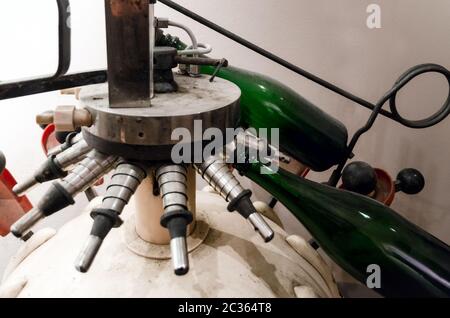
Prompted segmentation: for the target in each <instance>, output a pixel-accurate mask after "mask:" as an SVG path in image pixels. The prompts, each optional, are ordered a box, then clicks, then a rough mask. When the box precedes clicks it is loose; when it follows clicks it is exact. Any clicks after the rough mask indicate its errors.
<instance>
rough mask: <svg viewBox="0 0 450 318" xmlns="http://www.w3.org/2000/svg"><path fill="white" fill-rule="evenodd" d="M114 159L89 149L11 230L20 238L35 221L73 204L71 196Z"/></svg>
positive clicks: (110, 166)
mask: <svg viewBox="0 0 450 318" xmlns="http://www.w3.org/2000/svg"><path fill="white" fill-rule="evenodd" d="M117 159H118V158H117V157H116V156H108V155H105V154H102V153H100V152H98V151H97V150H92V151H91V152H90V153H89V154H88V155H87V157H86V158H85V159H84V160H83V161H81V162H80V163H79V164H78V165H77V166H76V167H75V169H73V170H72V172H71V173H70V174H69V175H68V176H67V177H65V178H64V179H62V180H61V181H59V182H55V183H53V184H52V186H51V187H50V189H49V190H48V191H47V193H46V194H45V195H44V196H43V198H42V199H41V200H40V201H39V203H38V204H37V207H36V208H35V209H33V210H32V211H30V212H28V213H27V214H25V215H24V216H23V217H22V218H21V219H19V220H18V221H17V222H16V223H14V224H13V225H12V226H11V232H12V233H13V234H14V235H15V236H17V237H21V236H22V235H23V234H25V232H27V231H28V230H29V229H30V228H31V227H32V226H33V225H35V224H36V223H37V222H38V221H39V220H41V219H43V218H45V217H47V216H50V215H52V214H54V213H56V212H58V211H60V210H62V209H64V208H66V207H67V206H69V205H72V204H74V203H75V201H74V197H75V196H76V195H77V194H78V193H80V192H83V191H85V190H86V189H88V188H89V187H91V186H92V185H93V184H94V183H95V182H96V181H97V180H98V179H100V178H101V177H102V176H103V175H104V174H106V173H108V171H109V170H110V169H111V168H112V166H113V165H114V163H115V162H116V161H117Z"/></svg>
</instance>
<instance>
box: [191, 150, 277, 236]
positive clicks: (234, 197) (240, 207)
mask: <svg viewBox="0 0 450 318" xmlns="http://www.w3.org/2000/svg"><path fill="white" fill-rule="evenodd" d="M195 168H196V169H197V171H198V172H199V173H200V175H201V176H202V177H203V179H205V180H206V182H208V183H209V185H210V186H211V187H213V188H214V190H216V191H217V193H219V194H220V195H221V196H222V197H223V198H224V199H225V200H226V201H227V202H229V205H228V210H229V211H230V212H232V211H237V212H238V213H239V214H240V215H242V216H243V217H244V218H245V219H247V220H248V221H249V222H250V223H251V224H252V225H253V227H254V228H255V230H256V231H257V232H258V233H259V235H260V236H261V237H262V238H263V239H264V241H265V242H269V241H271V240H272V239H273V237H274V232H273V230H272V229H271V228H270V226H269V225H268V224H267V222H266V221H265V220H264V218H263V217H262V216H261V215H260V214H259V213H258V212H257V211H256V209H255V207H254V206H253V204H252V202H251V200H250V198H251V195H252V192H251V191H250V190H245V189H244V188H243V187H242V186H241V184H240V182H239V181H238V180H237V179H236V177H235V176H234V175H233V173H232V171H231V169H230V168H229V167H228V166H227V164H226V163H225V162H224V161H223V160H222V159H220V158H218V157H210V158H208V159H207V160H206V161H205V162H204V163H203V164H196V165H195Z"/></svg>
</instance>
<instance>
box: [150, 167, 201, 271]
mask: <svg viewBox="0 0 450 318" xmlns="http://www.w3.org/2000/svg"><path fill="white" fill-rule="evenodd" d="M186 176H187V171H186V167H185V166H183V165H176V164H168V165H164V166H161V167H160V168H159V169H157V170H156V180H157V182H158V186H159V190H160V194H161V197H162V201H163V208H164V214H163V215H162V217H161V225H162V226H164V227H166V228H167V229H168V230H169V233H170V238H171V240H170V251H171V254H172V265H173V268H174V271H175V274H176V275H185V274H186V273H187V272H188V271H189V259H188V252H187V243H186V235H187V226H188V225H189V224H190V223H191V222H192V221H193V217H192V214H191V212H189V211H188V208H187V200H188V195H187V177H186Z"/></svg>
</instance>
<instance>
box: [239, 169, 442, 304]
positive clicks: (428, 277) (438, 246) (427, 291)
mask: <svg viewBox="0 0 450 318" xmlns="http://www.w3.org/2000/svg"><path fill="white" fill-rule="evenodd" d="M238 169H239V170H240V171H241V172H242V173H244V174H245V175H246V176H247V177H249V178H250V179H252V180H253V181H255V182H256V183H258V184H259V185H260V186H262V187H263V188H265V189H266V190H268V191H269V192H270V193H272V195H274V196H275V197H276V198H277V199H278V200H279V201H280V202H282V203H283V204H284V205H285V206H286V207H287V208H288V209H289V210H290V211H291V212H292V213H293V214H294V216H295V217H296V218H297V219H298V220H299V221H300V222H302V224H303V225H304V226H305V227H306V228H307V229H308V231H309V232H310V233H311V235H312V236H313V237H314V238H315V240H317V242H318V243H319V245H320V246H321V247H322V248H323V250H324V251H325V252H326V253H327V254H328V255H329V256H330V257H331V258H332V259H333V260H334V261H335V262H336V263H337V264H338V265H339V266H341V267H342V268H343V269H344V270H346V271H347V272H348V273H349V274H351V275H352V276H353V277H355V278H356V279H358V280H359V281H360V282H362V283H363V284H366V283H367V280H368V278H369V277H370V275H371V273H372V272H370V268H373V266H374V265H375V266H379V269H380V273H379V274H380V277H379V278H380V286H379V288H377V289H375V290H376V291H378V292H379V293H380V294H382V295H384V296H387V297H450V248H449V246H448V245H446V244H445V243H444V242H442V241H440V240H438V239H437V238H435V237H434V236H432V235H430V234H429V233H427V232H426V231H424V230H422V229H420V228H419V227H417V226H415V225H414V224H412V223H410V222H409V221H407V220H406V219H405V218H403V217H402V216H400V215H399V214H397V213H396V212H395V211H393V210H391V209H390V208H388V207H387V206H384V205H382V204H380V203H378V202H377V201H375V200H372V199H370V198H367V197H364V196H361V195H357V194H354V193H351V192H347V191H342V190H338V189H335V188H332V187H328V186H325V185H322V184H318V183H314V182H311V181H308V180H304V179H301V178H299V177H297V176H295V175H292V174H290V173H288V172H286V171H284V170H281V169H280V170H279V171H278V173H275V174H264V173H261V169H262V171H264V170H266V171H264V172H265V173H268V172H271V171H269V170H268V169H269V168H268V167H264V166H262V165H260V164H252V165H242V166H240V167H238ZM371 266H372V267H371ZM377 287H378V286H377Z"/></svg>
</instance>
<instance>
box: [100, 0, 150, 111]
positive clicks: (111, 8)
mask: <svg viewBox="0 0 450 318" xmlns="http://www.w3.org/2000/svg"><path fill="white" fill-rule="evenodd" d="M105 10H106V40H107V41H106V42H107V53H108V84H109V104H110V107H112V108H126V107H148V106H150V93H151V92H150V85H151V83H150V80H151V79H150V67H151V66H150V19H149V1H148V0H132V1H131V0H105ZM152 22H153V21H152Z"/></svg>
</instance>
